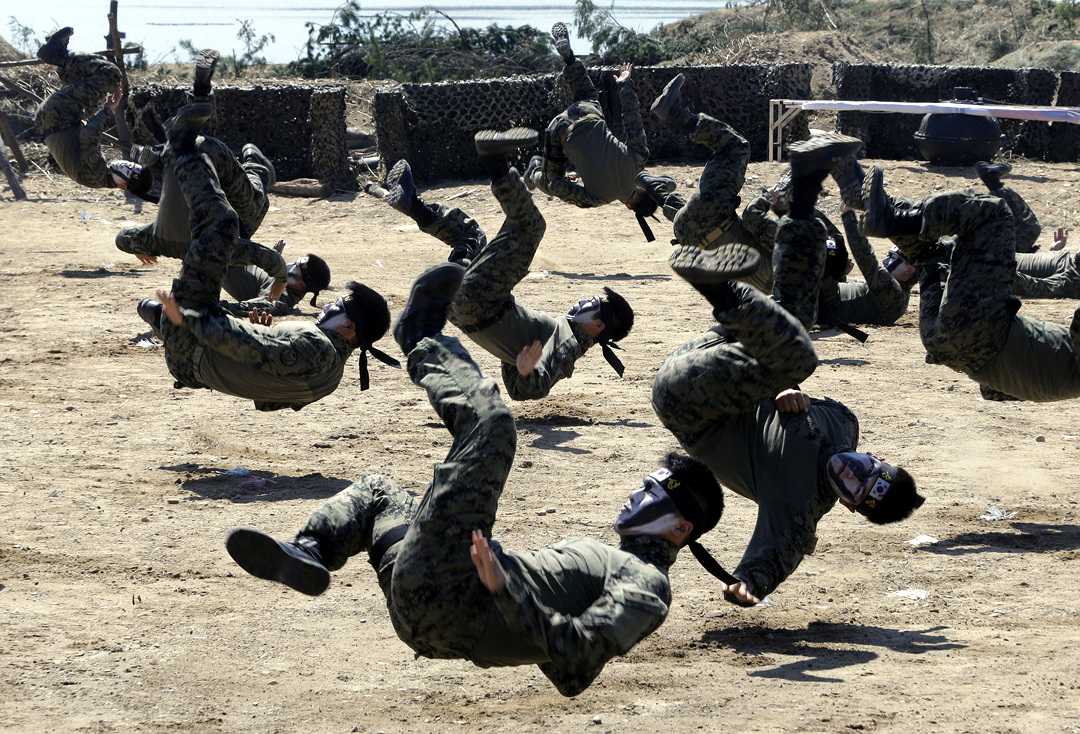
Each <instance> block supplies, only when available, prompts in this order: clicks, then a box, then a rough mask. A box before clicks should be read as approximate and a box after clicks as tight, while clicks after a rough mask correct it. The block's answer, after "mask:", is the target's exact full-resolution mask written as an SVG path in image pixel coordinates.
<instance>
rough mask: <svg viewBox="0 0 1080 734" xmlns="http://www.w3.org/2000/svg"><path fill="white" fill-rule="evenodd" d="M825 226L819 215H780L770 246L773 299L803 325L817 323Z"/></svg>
mask: <svg viewBox="0 0 1080 734" xmlns="http://www.w3.org/2000/svg"><path fill="white" fill-rule="evenodd" d="M827 235H828V230H827V229H826V227H825V224H824V221H823V217H820V216H816V217H815V218H814V219H791V218H790V217H788V216H784V217H783V218H782V219H781V220H780V225H779V228H778V229H777V232H776V248H775V249H774V250H773V273H774V275H773V299H774V300H775V301H776V302H777V303H779V304H780V305H781V306H783V307H784V308H785V309H787V311H788V312H789V313H790V314H791V315H792V316H794V317H795V318H797V319H798V320H799V323H801V324H802V325H803V328H805V329H810V328H812V327H813V326H814V324H815V323H817V314H818V302H819V299H820V296H821V279H822V276H823V274H824V272H825V258H826V257H827V256H828V249H827V247H826V244H825V240H826V238H827Z"/></svg>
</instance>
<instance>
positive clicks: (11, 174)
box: [0, 145, 26, 201]
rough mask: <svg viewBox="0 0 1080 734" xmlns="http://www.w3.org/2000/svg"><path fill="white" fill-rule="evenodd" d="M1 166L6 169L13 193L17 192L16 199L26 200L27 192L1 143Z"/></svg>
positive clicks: (5, 173) (5, 172)
mask: <svg viewBox="0 0 1080 734" xmlns="http://www.w3.org/2000/svg"><path fill="white" fill-rule="evenodd" d="M0 168H3V169H4V175H5V176H6V177H7V182H8V186H10V187H11V191H12V193H13V194H15V201H26V192H25V191H23V187H22V185H21V184H20V183H19V179H18V177H16V176H15V169H14V168H12V167H11V162H10V161H8V157H7V153H5V152H4V146H2V145H0Z"/></svg>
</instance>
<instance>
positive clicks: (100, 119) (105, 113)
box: [85, 107, 112, 155]
mask: <svg viewBox="0 0 1080 734" xmlns="http://www.w3.org/2000/svg"><path fill="white" fill-rule="evenodd" d="M110 120H112V112H111V111H109V109H108V108H107V107H103V108H102V109H101V111H100V112H98V113H97V114H96V115H94V116H93V117H91V118H90V119H89V120H87V121H86V129H85V132H86V133H88V134H90V135H92V136H93V137H94V138H100V137H101V133H102V131H103V130H104V129H105V126H106V124H108V122H109V121H110ZM95 152H96V151H95ZM98 155H100V153H99V154H98Z"/></svg>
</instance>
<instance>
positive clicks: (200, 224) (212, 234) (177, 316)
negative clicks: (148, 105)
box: [139, 104, 393, 410]
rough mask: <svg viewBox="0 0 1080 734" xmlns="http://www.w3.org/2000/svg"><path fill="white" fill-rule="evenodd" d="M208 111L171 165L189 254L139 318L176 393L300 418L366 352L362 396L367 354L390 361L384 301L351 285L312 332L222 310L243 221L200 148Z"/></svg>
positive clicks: (173, 152)
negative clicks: (381, 347)
mask: <svg viewBox="0 0 1080 734" xmlns="http://www.w3.org/2000/svg"><path fill="white" fill-rule="evenodd" d="M210 109H211V108H210V106H209V105H206V104H199V105H191V106H189V107H186V108H184V110H182V111H181V113H180V114H179V115H178V117H177V119H176V121H175V123H174V124H173V129H172V132H171V133H170V139H169V144H168V145H167V146H166V148H165V151H164V158H165V163H166V165H167V166H170V167H172V168H173V170H174V172H175V175H176V180H177V182H178V184H179V187H180V190H181V191H182V192H183V194H184V197H185V199H186V202H187V206H188V207H189V208H190V210H191V234H192V241H191V247H190V248H189V250H188V253H187V256H186V257H185V258H184V264H183V265H182V266H181V268H180V274H179V276H178V277H177V278H176V280H174V281H173V289H172V292H171V293H167V292H164V291H159V292H158V297H159V298H160V299H161V302H160V303H158V302H154V301H150V300H149V299H144V300H143V301H142V302H140V304H139V315H140V316H141V317H142V318H143V319H144V320H145V321H146V322H147V323H149V324H150V325H151V327H152V328H154V329H155V330H156V331H157V333H158V334H159V335H160V337H161V340H162V341H163V342H164V344H165V361H166V364H167V365H168V367H169V371H170V372H171V373H172V375H173V376H174V377H175V378H176V381H177V382H176V384H177V386H178V387H189V388H208V389H211V390H217V391H218V392H223V393H225V394H227V395H234V396H236V397H242V398H247V399H250V400H253V401H255V407H256V408H258V409H259V410H279V409H281V408H287V407H288V408H292V409H294V410H299V409H300V408H302V407H303V406H305V405H307V404H308V403H312V402H314V401H316V400H318V399H320V398H322V397H325V396H326V395H328V394H330V393H331V392H333V391H334V390H335V389H336V388H337V386H338V383H339V382H340V381H341V377H342V374H343V372H344V369H345V363H346V361H347V360H348V358H349V356H350V355H351V354H352V352H353V351H354V350H355V349H357V348H359V349H360V350H361V359H360V376H361V389H364V388H365V387H367V384H366V382H367V369H366V352H368V351H371V353H372V354H373V355H374V356H376V357H379V358H380V359H381V358H383V357H384V356H385V355H382V353H381V352H379V351H378V350H376V349H375V348H374V347H372V343H373V342H375V341H377V340H378V339H380V338H381V337H382V335H383V334H384V333H385V332H386V330H387V328H388V327H389V323H390V310H389V308H388V307H387V305H386V300H385V299H383V298H382V296H380V295H379V294H377V293H375V291H373V290H371V289H370V288H367V287H366V286H362V285H360V284H359V283H350V284H349V286H348V287H349V290H350V293H349V294H348V295H347V296H345V297H343V298H340V299H338V301H337V302H336V303H335V304H333V305H331V306H327V307H326V309H324V311H323V314H322V315H321V316H320V317H319V320H318V321H316V323H315V324H314V325H312V324H307V323H303V322H289V323H285V324H277V325H275V324H274V323H273V319H272V318H271V317H269V316H258V315H257V314H256V315H253V317H252V322H253V323H250V324H249V323H245V322H243V321H241V320H238V319H236V318H234V317H232V316H230V315H228V314H226V313H225V312H224V311H223V310H222V309H220V308H219V307H218V300H219V298H220V294H221V282H222V279H223V278H224V277H225V271H226V269H227V268H228V267H229V263H230V262H231V261H232V256H233V250H234V247H235V245H236V240H237V231H238V228H239V218H238V216H237V213H236V212H235V211H234V210H233V209H232V207H231V206H229V202H228V200H227V199H226V196H225V194H224V192H223V191H222V190H221V186H220V185H219V182H218V177H217V174H216V171H215V168H214V161H213V157H212V155H211V154H209V153H207V152H206V150H205V147H204V146H201V145H199V144H197V142H196V136H197V134H198V128H199V127H200V126H201V125H202V123H203V122H205V120H206V118H207V117H209V115H210ZM386 359H389V358H386ZM391 361H393V360H391Z"/></svg>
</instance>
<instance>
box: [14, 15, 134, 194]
mask: <svg viewBox="0 0 1080 734" xmlns="http://www.w3.org/2000/svg"><path fill="white" fill-rule="evenodd" d="M74 32H75V31H74V30H73V29H71V28H61V29H60V30H58V31H56V32H55V33H53V34H52V35H51V36H49V37H48V39H47V40H46V42H45V45H43V46H42V47H41V48H40V49H38V53H37V56H38V58H39V59H41V60H42V61H44V62H45V63H47V64H52V65H53V66H55V67H56V73H57V74H58V75H59V76H60V81H62V82H63V83H64V86H63V87H61V88H60V89H59V90H57V91H56V92H53V93H52V94H51V95H49V98H48V99H46V100H45V101H44V102H42V103H41V106H40V107H38V110H37V113H36V114H35V116H34V122H35V124H36V126H37V129H38V131H39V132H40V133H41V137H42V138H44V140H45V145H46V146H48V148H49V153H50V154H51V155H52V157H53V159H54V160H55V161H56V164H57V165H58V166H60V170H62V171H63V172H64V174H65V175H67V176H68V177H69V178H71V180H73V181H75V183H78V184H81V185H83V186H88V187H90V188H92V189H107V188H118V189H122V190H124V191H130V192H131V193H132V194H134V195H136V196H139V197H140V198H146V197H147V196H148V193H149V191H150V188H151V187H152V186H153V184H154V174H153V173H152V172H151V171H150V169H148V168H144V167H143V166H141V165H139V164H138V163H133V162H132V161H124V160H117V161H113V162H111V163H106V162H105V159H104V158H103V157H102V156H101V148H100V145H101V134H102V132H103V131H104V129H105V127H106V126H107V125H108V124H109V120H110V119H111V117H112V114H113V112H115V111H116V108H117V106H118V105H119V104H120V98H121V91H120V88H119V85H120V69H119V68H117V66H116V64H114V63H113V62H111V61H106V60H105V59H103V58H101V57H100V56H94V55H91V54H75V53H70V52H69V51H68V39H69V38H71V36H72V34H73V33H74ZM110 93H111V96H110V97H109V101H108V102H107V103H106V104H105V106H104V107H103V108H102V109H101V110H100V111H98V112H97V113H96V114H94V115H92V116H89V118H88V119H86V121H85V122H84V118H86V117H87V113H88V112H89V111H90V110H92V109H95V108H96V106H97V105H98V104H100V102H101V99H102V98H103V97H105V96H106V95H110Z"/></svg>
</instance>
